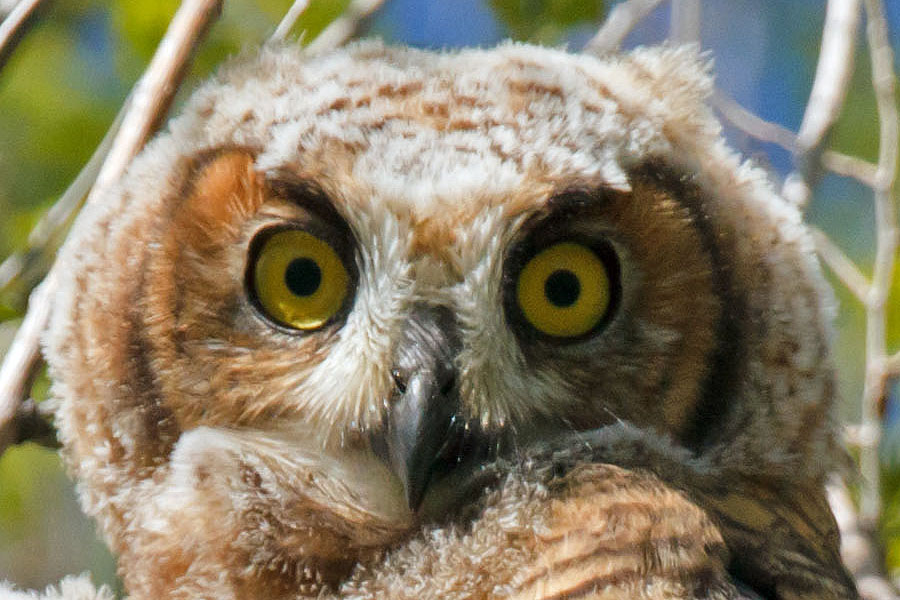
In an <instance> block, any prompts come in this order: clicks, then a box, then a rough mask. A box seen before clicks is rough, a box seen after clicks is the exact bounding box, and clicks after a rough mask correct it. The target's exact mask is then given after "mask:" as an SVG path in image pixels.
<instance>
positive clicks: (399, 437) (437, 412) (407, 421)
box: [387, 372, 456, 511]
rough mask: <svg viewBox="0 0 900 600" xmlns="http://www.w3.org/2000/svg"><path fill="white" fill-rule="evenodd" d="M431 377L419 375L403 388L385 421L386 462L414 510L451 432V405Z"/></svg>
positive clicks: (425, 373)
mask: <svg viewBox="0 0 900 600" xmlns="http://www.w3.org/2000/svg"><path fill="white" fill-rule="evenodd" d="M441 387H442V386H441V383H440V381H439V380H437V379H436V378H435V377H434V376H433V374H432V373H429V372H420V373H416V374H415V375H413V376H412V377H411V378H410V379H409V381H408V382H407V384H406V391H405V392H404V393H403V394H402V395H401V396H400V398H399V401H398V402H397V403H396V404H395V405H394V409H393V411H392V412H391V416H390V418H389V422H390V432H389V437H388V441H387V447H388V460H389V463H390V466H391V468H392V469H393V471H394V473H396V474H397V477H399V479H400V482H401V483H402V484H403V488H404V490H405V492H406V501H407V505H408V506H409V508H410V510H413V511H415V510H417V509H418V508H419V506H420V505H421V504H422V499H423V498H424V497H425V491H426V490H427V489H428V486H429V483H431V481H432V479H433V476H434V474H435V468H436V466H437V464H438V463H439V462H440V455H441V451H442V450H443V448H444V447H445V446H446V445H447V442H448V440H449V438H450V437H451V433H452V430H453V421H454V419H453V415H454V413H455V412H456V411H455V410H454V405H455V402H454V401H453V399H451V398H449V397H448V394H446V393H443V392H442V390H441Z"/></svg>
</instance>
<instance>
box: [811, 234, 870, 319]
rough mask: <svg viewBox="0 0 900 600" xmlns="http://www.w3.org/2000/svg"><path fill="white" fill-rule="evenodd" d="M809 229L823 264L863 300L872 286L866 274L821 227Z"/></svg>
mask: <svg viewBox="0 0 900 600" xmlns="http://www.w3.org/2000/svg"><path fill="white" fill-rule="evenodd" d="M810 230H811V231H812V237H813V241H815V243H816V251H817V252H818V253H819V256H821V257H822V260H823V261H824V262H825V264H826V265H828V266H829V267H830V268H831V270H832V271H834V274H835V275H837V278H838V279H840V280H841V282H842V283H843V284H844V285H845V286H847V289H849V290H850V292H851V293H852V294H853V295H854V296H856V298H857V299H859V300H860V302H865V299H866V298H867V297H868V296H869V291H870V290H871V287H872V286H871V285H870V284H869V281H868V279H866V276H865V275H863V274H862V272H860V270H859V269H858V268H857V266H856V265H855V264H854V263H853V261H851V260H850V259H849V258H847V255H846V254H844V252H843V251H841V249H840V248H838V246H837V244H835V243H834V242H833V241H831V238H830V237H828V236H827V235H825V233H824V232H823V231H822V230H821V229H818V228H816V227H810Z"/></svg>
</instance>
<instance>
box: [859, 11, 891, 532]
mask: <svg viewBox="0 0 900 600" xmlns="http://www.w3.org/2000/svg"><path fill="white" fill-rule="evenodd" d="M865 6H866V16H867V21H868V23H867V26H866V37H867V40H868V43H869V53H870V56H871V60H872V86H873V88H874V90H875V100H876V104H877V107H878V120H879V124H880V133H879V142H878V170H877V171H876V175H875V187H874V188H873V190H874V200H875V224H876V235H875V240H876V248H875V265H874V268H873V272H872V286H871V288H870V290H869V295H868V297H867V298H866V303H865V305H866V377H865V385H864V389H863V400H862V425H863V427H866V426H868V425H870V424H871V425H876V424H879V423H880V421H881V413H882V402H883V398H884V391H885V387H886V385H887V370H886V364H887V362H888V360H887V341H886V329H887V324H886V323H887V315H886V312H885V305H886V304H887V299H888V294H889V293H890V288H891V278H892V276H893V273H894V262H895V260H896V254H897V216H896V214H895V211H894V204H893V201H892V198H891V190H892V188H893V185H894V181H895V179H896V177H897V153H898V143H900V142H898V135H900V131H898V129H900V124H898V114H897V95H896V90H895V89H894V67H893V65H894V57H893V52H892V50H891V45H890V42H889V40H888V30H887V22H886V20H885V18H884V6H883V4H882V3H881V2H880V1H879V0H865ZM860 471H861V473H862V476H863V484H864V485H863V486H862V490H861V497H860V518H861V519H862V521H863V524H864V525H865V526H866V527H867V528H872V529H873V530H874V528H875V527H876V526H877V523H878V520H879V517H880V515H881V490H880V465H879V459H878V446H877V445H873V446H871V447H866V446H863V447H861V448H860Z"/></svg>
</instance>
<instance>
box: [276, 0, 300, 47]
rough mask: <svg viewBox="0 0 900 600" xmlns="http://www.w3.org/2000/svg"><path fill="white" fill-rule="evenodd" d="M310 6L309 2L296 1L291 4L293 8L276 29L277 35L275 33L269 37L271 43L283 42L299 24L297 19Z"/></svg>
mask: <svg viewBox="0 0 900 600" xmlns="http://www.w3.org/2000/svg"><path fill="white" fill-rule="evenodd" d="M308 6H309V0H294V3H293V4H291V7H290V8H289V9H288V11H287V12H286V13H285V14H284V18H282V19H281V22H280V23H279V24H278V27H276V28H275V33H273V34H272V35H271V37H269V41H272V42H281V41H283V40H284V39H285V38H286V37H287V35H288V34H289V33H290V32H291V29H293V28H294V25H295V24H296V23H297V19H299V18H300V16H301V15H302V14H303V13H304V12H305V11H306V8H307V7H308Z"/></svg>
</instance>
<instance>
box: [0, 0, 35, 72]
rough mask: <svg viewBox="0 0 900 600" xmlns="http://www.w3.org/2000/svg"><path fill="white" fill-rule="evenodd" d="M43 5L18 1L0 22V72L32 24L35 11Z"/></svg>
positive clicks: (24, 0) (32, 0) (28, 1)
mask: <svg viewBox="0 0 900 600" xmlns="http://www.w3.org/2000/svg"><path fill="white" fill-rule="evenodd" d="M43 3H44V0H20V2H19V3H18V4H16V5H15V6H13V9H12V10H11V11H10V13H9V14H8V15H7V16H6V18H5V19H3V21H2V22H0V70H2V69H3V66H4V65H5V64H6V61H8V60H9V57H10V56H12V53H13V51H15V49H16V46H18V45H19V42H20V41H22V38H23V37H24V36H25V33H26V31H27V30H28V28H29V27H30V25H31V24H33V23H34V17H35V15H36V13H37V9H38V8H40V6H41V4H43ZM0 16H2V15H0Z"/></svg>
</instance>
